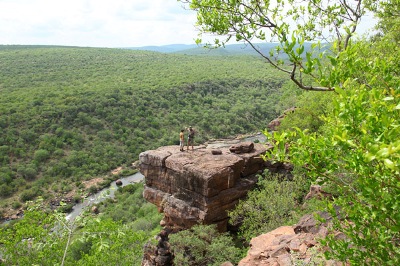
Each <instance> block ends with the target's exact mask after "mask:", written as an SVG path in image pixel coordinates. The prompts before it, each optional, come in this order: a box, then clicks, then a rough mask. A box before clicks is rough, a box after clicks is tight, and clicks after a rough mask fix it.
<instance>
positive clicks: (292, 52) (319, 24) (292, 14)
mask: <svg viewBox="0 0 400 266" xmlns="http://www.w3.org/2000/svg"><path fill="white" fill-rule="evenodd" d="M179 1H180V2H183V3H185V4H186V7H188V8H190V9H193V10H195V11H197V26H198V28H199V30H200V36H199V37H200V38H199V39H198V40H197V42H198V43H201V37H202V34H204V33H212V34H216V35H218V36H222V37H217V38H216V39H215V42H214V43H213V44H210V45H211V46H216V47H219V46H221V45H222V46H223V45H225V44H226V43H227V42H228V41H229V40H230V39H231V38H235V40H236V41H244V42H245V43H246V44H248V45H250V46H251V47H252V48H254V50H255V51H257V52H258V53H259V54H260V55H261V56H262V57H263V58H265V60H266V61H267V62H268V63H269V64H271V65H273V66H274V67H275V68H277V69H279V70H281V71H283V72H285V73H287V74H288V76H289V77H290V79H292V80H293V81H294V82H295V83H296V84H297V86H298V87H299V88H301V89H304V90H314V91H333V90H334V87H335V86H338V85H339V84H338V83H337V81H338V80H337V79H336V78H335V76H336V73H335V71H332V69H331V68H329V67H324V65H323V62H322V58H323V57H322V56H321V53H322V52H325V53H326V54H327V55H328V57H329V58H330V60H331V61H335V60H336V59H335V58H336V57H337V56H338V55H339V53H340V52H342V51H344V50H346V49H347V48H348V47H349V45H350V40H351V38H352V37H353V36H354V35H355V32H356V29H357V26H358V25H359V23H360V20H361V18H362V17H363V15H365V13H366V12H367V11H368V10H370V9H371V8H372V7H371V3H372V2H373V1H370V0H359V1H348V0H334V1H323V0H306V1H305V0H301V1H298V0H279V1H266V0H265V1H263V0H179ZM263 41H265V42H277V43H278V45H277V47H276V48H275V49H274V50H269V51H265V50H263V48H262V46H259V45H258V44H257V43H258V42H263ZM309 41H313V42H316V43H314V44H313V45H312V46H311V49H307V46H306V42H309ZM317 41H318V42H317ZM333 41H335V43H334V44H333V43H332V42H333ZM322 43H325V45H321V44H322ZM326 44H330V45H329V46H328V45H326ZM324 46H325V47H324ZM327 49H329V51H328V50H327ZM282 55H285V57H282ZM282 58H287V59H285V60H283V59H282ZM305 76H309V77H311V79H305Z"/></svg>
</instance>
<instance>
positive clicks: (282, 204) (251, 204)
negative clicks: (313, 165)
mask: <svg viewBox="0 0 400 266" xmlns="http://www.w3.org/2000/svg"><path fill="white" fill-rule="evenodd" d="M264 175H265V176H264V177H260V178H259V181H258V183H257V188H256V189H254V190H252V191H250V192H249V193H248V197H247V199H245V200H242V201H240V202H239V204H238V205H237V206H236V208H235V209H234V210H233V211H231V212H229V216H230V223H232V224H235V225H240V228H239V236H240V237H243V238H244V239H245V240H247V241H250V240H251V238H252V237H255V236H257V235H260V234H262V233H266V232H268V231H271V230H273V229H275V228H277V227H279V226H281V225H284V224H287V223H288V222H290V221H292V220H293V219H294V218H297V215H296V213H295V211H294V210H295V209H296V208H297V206H298V205H299V199H301V198H302V197H303V195H304V194H305V191H306V187H307V185H304V184H307V182H304V178H302V177H301V175H297V176H295V177H294V180H293V181H288V180H286V179H282V178H281V177H280V176H278V175H272V174H269V173H265V174H264ZM279 179H282V181H280V180H279Z"/></svg>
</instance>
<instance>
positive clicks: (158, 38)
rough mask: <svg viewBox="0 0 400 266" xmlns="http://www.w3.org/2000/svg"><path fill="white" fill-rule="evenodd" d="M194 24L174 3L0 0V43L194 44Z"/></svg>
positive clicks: (189, 14) (187, 12)
mask: <svg viewBox="0 0 400 266" xmlns="http://www.w3.org/2000/svg"><path fill="white" fill-rule="evenodd" d="M195 21H196V13H195V12H194V11H191V10H185V9H184V8H183V7H182V4H181V3H180V2H178V1H177V0H0V44H29V45H34V44H42V45H67V46H90V47H138V46H146V45H166V44H194V39H196V37H197V31H196V29H195V27H194V24H195ZM365 22H366V24H367V25H368V24H371V18H367V20H366V21H365ZM364 24H365V23H364ZM368 26H370V25H368ZM211 39H212V38H211V37H209V38H207V37H206V38H204V36H203V40H205V41H209V40H211Z"/></svg>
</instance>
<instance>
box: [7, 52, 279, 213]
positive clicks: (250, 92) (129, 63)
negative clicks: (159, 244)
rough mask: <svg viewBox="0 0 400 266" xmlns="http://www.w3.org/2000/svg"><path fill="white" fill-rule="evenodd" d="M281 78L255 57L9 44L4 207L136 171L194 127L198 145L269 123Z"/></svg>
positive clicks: (277, 96)
mask: <svg viewBox="0 0 400 266" xmlns="http://www.w3.org/2000/svg"><path fill="white" fill-rule="evenodd" d="M280 75H281V74H280V73H278V72H277V71H276V70H273V69H272V68H270V67H269V66H268V65H267V64H265V62H264V61H263V60H262V59H260V58H258V57H254V56H229V57H221V56H216V57H212V56H200V55H198V56H188V55H177V54H162V53H156V52H149V51H133V50H124V49H101V48H79V47H52V46H0V95H1V97H0V127H1V131H2V134H1V136H0V172H1V179H0V197H1V198H2V201H1V202H2V204H1V206H0V208H1V209H2V210H4V209H10V208H14V209H18V208H19V207H20V206H21V205H23V204H24V202H25V201H27V200H33V199H35V198H36V197H37V196H42V197H44V198H47V199H50V198H52V197H55V196H57V195H63V194H66V193H68V192H70V191H72V190H73V189H75V188H78V189H79V188H82V182H83V181H85V180H90V179H93V178H95V177H99V176H100V177H106V176H107V175H109V174H110V171H111V170H113V169H115V168H116V167H119V166H124V167H125V168H129V166H130V165H131V164H132V162H134V161H136V160H137V159H138V155H139V153H140V152H142V151H145V150H146V149H153V148H156V147H158V146H162V145H176V144H178V143H179V131H180V129H181V128H184V127H188V126H189V125H190V126H193V127H195V129H196V130H197V132H198V134H197V136H196V143H197V144H199V143H202V142H204V141H206V140H208V139H211V138H221V137H227V136H232V135H236V134H243V133H249V132H255V131H259V130H261V129H264V128H265V127H266V125H267V123H268V122H269V121H270V120H272V119H273V118H275V117H276V116H277V115H278V114H279V113H280V111H281V110H282V108H283V107H282V106H281V105H279V104H278V103H279V99H280V97H281V94H282V91H281V89H280V88H281V86H282V84H283V83H284V80H283V78H282V76H280ZM82 193H83V192H82Z"/></svg>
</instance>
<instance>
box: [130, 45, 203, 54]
mask: <svg viewBox="0 0 400 266" xmlns="http://www.w3.org/2000/svg"><path fill="white" fill-rule="evenodd" d="M194 48H198V46H197V45H196V44H168V45H162V46H153V45H152V46H142V47H124V48H123V49H129V50H141V51H153V52H159V53H167V54H169V53H176V52H179V51H185V50H190V49H194Z"/></svg>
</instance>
